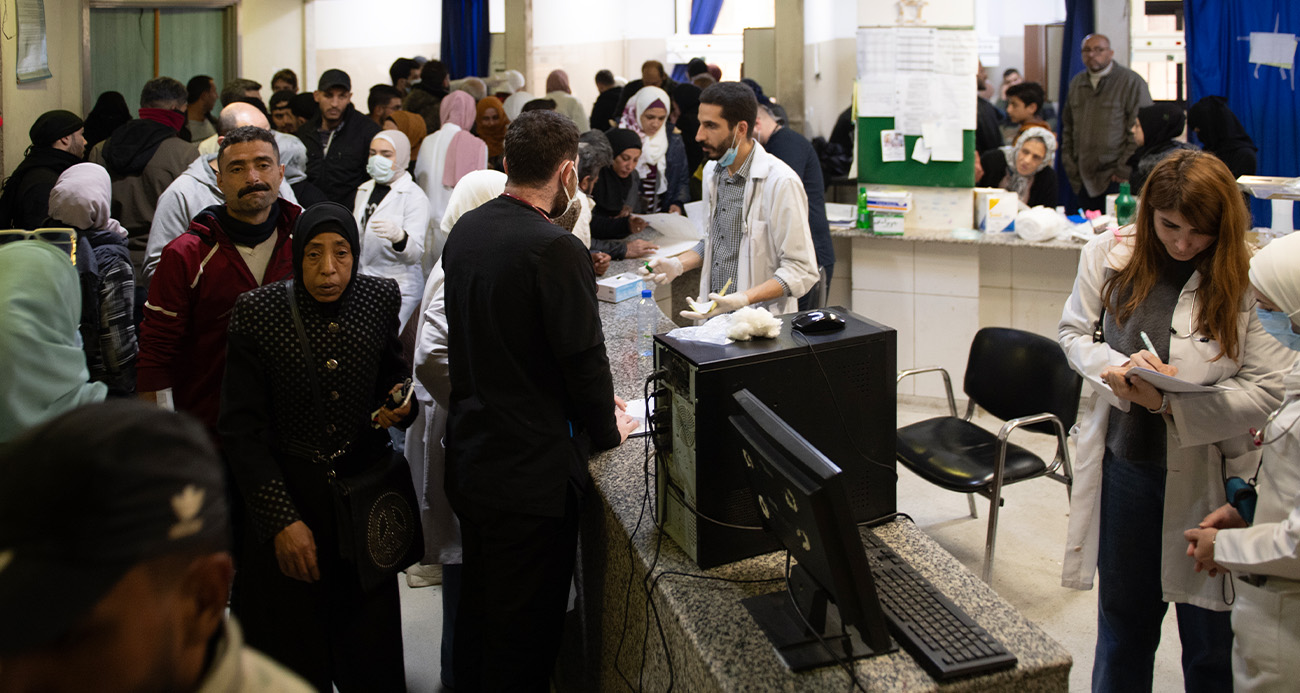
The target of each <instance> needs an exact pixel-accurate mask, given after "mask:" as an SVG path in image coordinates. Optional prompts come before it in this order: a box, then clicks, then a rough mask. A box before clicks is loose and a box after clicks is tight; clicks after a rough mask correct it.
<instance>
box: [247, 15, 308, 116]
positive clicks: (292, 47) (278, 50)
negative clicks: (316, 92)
mask: <svg viewBox="0 0 1300 693" xmlns="http://www.w3.org/2000/svg"><path fill="white" fill-rule="evenodd" d="M303 21H304V20H303V2H302V0H274V1H272V0H245V2H242V3H240V4H239V29H240V32H239V47H238V50H239V57H240V69H239V76H240V77H245V78H247V79H252V80H257V81H258V82H261V83H262V87H263V88H262V96H264V97H266V98H267V99H270V98H271V76H272V75H274V74H275V73H276V72H279V71H280V70H281V69H283V68H286V67H287V68H289V69H290V70H293V71H294V72H295V73H297V75H298V87H299V89H310V88H311V86H310V84H309V80H307V79H305V78H304V72H305V68H306V66H305V64H304V62H303Z"/></svg>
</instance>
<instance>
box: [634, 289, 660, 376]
mask: <svg viewBox="0 0 1300 693" xmlns="http://www.w3.org/2000/svg"><path fill="white" fill-rule="evenodd" d="M658 326H659V306H658V305H657V304H656V303H655V298H654V292H653V291H651V290H650V289H648V288H642V289H641V300H640V302H638V303H637V306H636V353H637V356H639V357H641V359H642V360H643V361H644V360H646V359H648V358H651V357H653V356H654V344H655V328H657V327H658Z"/></svg>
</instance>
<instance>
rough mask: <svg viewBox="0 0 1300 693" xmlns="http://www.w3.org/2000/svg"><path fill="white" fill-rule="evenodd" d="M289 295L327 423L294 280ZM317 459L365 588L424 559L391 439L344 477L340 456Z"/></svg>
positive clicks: (345, 550)
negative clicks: (338, 461) (324, 471)
mask: <svg viewBox="0 0 1300 693" xmlns="http://www.w3.org/2000/svg"><path fill="white" fill-rule="evenodd" d="M288 293H289V308H290V311H291V312H292V314H293V325H294V328H295V329H296V330H297V331H298V340H299V341H300V342H301V343H302V350H303V355H304V356H305V357H306V359H307V379H308V382H309V383H310V384H311V389H312V397H313V399H314V401H315V403H316V412H317V416H318V418H319V419H320V420H321V421H322V422H323V421H324V420H325V408H324V406H323V404H322V403H323V402H324V401H325V400H324V398H323V397H322V395H321V387H320V382H319V381H318V380H317V377H316V361H315V358H314V357H313V356H312V351H311V343H310V342H308V340H307V330H306V329H305V328H304V327H303V323H302V316H301V315H300V314H299V312H298V302H297V300H296V299H295V297H294V289H293V280H290V281H289V289H288ZM363 452H364V450H357V451H356V453H363ZM316 457H317V459H318V460H319V461H321V462H323V463H325V464H326V465H327V466H328V468H329V469H328V472H327V474H328V476H329V480H330V487H331V488H332V489H334V511H335V514H336V515H337V518H338V530H339V552H340V554H341V556H342V557H343V558H344V559H345V560H349V561H352V562H353V563H355V564H356V566H357V575H358V577H359V578H360V579H361V587H362V589H364V590H367V591H369V590H370V589H373V588H375V587H378V586H380V585H382V584H383V583H384V581H385V580H392V578H393V576H394V575H396V574H397V573H398V572H400V571H402V570H404V569H405V568H406V567H407V566H410V565H413V564H415V563H418V562H419V561H420V559H421V558H422V557H423V556H424V532H423V530H422V528H421V526H420V509H419V505H418V504H417V502H416V497H415V486H414V484H413V483H412V482H411V470H410V467H409V466H408V465H407V462H406V458H405V457H404V456H403V455H402V453H400V452H398V451H397V450H395V449H393V444H392V441H388V440H386V441H385V446H384V448H383V450H382V451H380V453H379V454H378V455H376V456H375V457H374V459H372V460H369V461H367V462H366V463H365V464H363V465H362V466H361V469H360V470H359V471H356V472H352V473H348V474H340V473H338V470H336V469H335V467H334V461H335V457H336V456H322V455H319V454H318V455H316Z"/></svg>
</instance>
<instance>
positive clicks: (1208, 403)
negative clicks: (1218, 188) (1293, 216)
mask: <svg viewBox="0 0 1300 693" xmlns="http://www.w3.org/2000/svg"><path fill="white" fill-rule="evenodd" d="M1132 231H1133V229H1132V227H1125V228H1123V229H1120V233H1121V234H1123V240H1122V241H1121V240H1117V238H1116V235H1115V232H1114V231H1108V232H1106V233H1104V234H1102V235H1100V236H1098V237H1097V238H1094V239H1093V240H1092V241H1090V242H1089V243H1088V245H1087V246H1085V247H1084V249H1083V251H1082V253H1081V257H1080V258H1079V273H1078V276H1077V277H1076V278H1075V282H1074V291H1073V292H1072V293H1071V294H1070V298H1069V300H1068V301H1066V304H1065V310H1064V311H1063V312H1062V314H1061V323H1060V342H1061V347H1062V348H1063V349H1065V355H1066V357H1067V358H1068V359H1069V361H1070V366H1071V367H1072V368H1074V370H1076V371H1078V372H1079V373H1080V374H1082V375H1084V376H1085V377H1087V376H1092V377H1097V376H1099V375H1100V374H1101V371H1102V370H1103V369H1104V368H1105V367H1107V366H1112V365H1121V364H1123V363H1124V362H1126V361H1127V360H1128V357H1129V355H1128V354H1121V353H1119V352H1117V351H1115V350H1114V349H1111V348H1110V347H1109V346H1108V345H1107V344H1105V343H1097V342H1094V341H1093V337H1092V335H1093V330H1094V328H1095V325H1096V323H1097V320H1098V319H1100V317H1101V287H1102V283H1103V282H1104V281H1105V279H1106V277H1107V269H1112V270H1118V269H1120V268H1122V267H1124V266H1125V264H1126V263H1127V262H1128V261H1129V259H1130V257H1131V255H1132V252H1131V246H1130V245H1129V244H1130V243H1131V239H1132V236H1131V233H1132ZM1200 281H1201V275H1200V273H1199V272H1195V273H1193V274H1192V276H1191V278H1190V279H1188V280H1187V284H1186V285H1184V286H1183V289H1182V291H1181V292H1180V293H1179V295H1178V302H1177V304H1175V306H1174V313H1173V319H1172V321H1171V324H1170V326H1171V328H1173V329H1174V330H1176V336H1172V337H1171V339H1170V344H1169V362H1170V364H1172V365H1174V366H1176V367H1177V368H1178V377H1179V378H1180V379H1183V380H1187V381H1191V382H1195V383H1200V384H1213V383H1219V384H1222V385H1224V386H1227V387H1230V388H1235V389H1233V390H1231V391H1225V392H1215V393H1204V394H1183V395H1178V394H1170V395H1169V406H1170V410H1171V414H1170V415H1167V416H1166V417H1165V422H1166V424H1167V428H1168V438H1167V450H1168V452H1167V457H1166V467H1167V469H1168V474H1167V475H1166V477H1165V506H1164V522H1163V529H1162V539H1161V587H1162V591H1163V598H1164V600H1165V601H1168V602H1184V603H1190V604H1195V605H1196V606H1200V607H1203V608H1206V609H1212V610H1216V611H1226V610H1228V609H1229V608H1230V607H1229V605H1228V604H1226V603H1225V602H1224V599H1223V593H1224V592H1223V590H1224V585H1223V581H1224V577H1223V576H1219V577H1216V578H1211V577H1209V576H1208V575H1207V574H1206V573H1205V572H1201V573H1197V572H1195V571H1194V570H1193V566H1194V564H1193V562H1192V561H1191V560H1190V559H1188V558H1187V555H1186V550H1187V541H1186V540H1184V539H1183V531H1184V530H1185V529H1188V528H1190V527H1195V526H1196V524H1197V523H1198V522H1200V521H1201V519H1202V518H1204V517H1205V516H1206V515H1207V514H1209V513H1210V511H1212V510H1214V509H1215V508H1217V507H1219V506H1220V505H1223V503H1224V490H1223V478H1222V475H1221V466H1222V462H1221V459H1222V458H1221V457H1220V453H1222V456H1223V457H1226V458H1227V465H1228V472H1229V474H1230V475H1231V474H1235V473H1241V472H1244V471H1247V470H1249V471H1253V470H1254V462H1255V461H1257V460H1258V457H1257V455H1258V452H1257V451H1256V450H1255V447H1254V445H1253V444H1252V442H1251V437H1250V434H1249V430H1250V428H1251V427H1252V426H1254V427H1258V426H1260V425H1262V424H1263V422H1264V419H1265V418H1266V417H1267V416H1268V413H1269V412H1270V411H1272V409H1273V408H1274V407H1276V406H1277V405H1278V403H1279V402H1280V401H1281V395H1282V376H1283V374H1284V373H1285V372H1286V369H1288V368H1290V366H1291V363H1292V360H1293V359H1294V356H1293V355H1290V354H1291V352H1290V350H1288V349H1286V348H1285V347H1283V346H1282V345H1281V344H1280V343H1279V342H1278V341H1277V340H1276V339H1274V338H1273V337H1271V336H1269V334H1268V333H1267V332H1265V331H1264V328H1263V326H1261V325H1260V322H1259V318H1258V317H1257V316H1256V315H1255V311H1254V310H1253V307H1252V306H1251V303H1250V302H1249V301H1247V300H1243V301H1242V303H1241V312H1240V313H1239V317H1238V321H1237V324H1238V334H1239V335H1240V341H1239V344H1240V354H1239V358H1238V360H1235V361H1234V360H1232V359H1229V358H1228V357H1227V356H1223V357H1221V358H1219V359H1218V360H1217V361H1215V360H1212V359H1214V357H1215V356H1217V355H1218V354H1219V343H1218V342H1217V341H1213V340H1207V341H1204V342H1202V341H1200V340H1201V339H1202V337H1201V336H1200V335H1201V332H1200V331H1199V330H1197V331H1195V332H1194V333H1193V332H1192V330H1191V329H1190V328H1191V327H1192V323H1193V319H1192V316H1193V313H1194V310H1195V307H1194V303H1195V293H1196V289H1197V287H1199V286H1200ZM1189 333H1191V334H1190V335H1189ZM1133 406H1140V405H1133ZM1109 411H1110V406H1109V405H1108V404H1107V403H1106V402H1105V401H1104V400H1102V399H1101V398H1100V397H1098V396H1097V395H1096V394H1095V392H1094V391H1093V390H1091V388H1090V387H1089V388H1085V393H1084V413H1083V416H1082V418H1081V419H1080V421H1079V423H1078V425H1077V426H1076V427H1075V435H1076V437H1077V438H1076V439H1077V446H1078V452H1077V454H1076V458H1075V463H1074V487H1073V494H1072V499H1071V502H1070V523H1069V529H1068V536H1067V540H1066V551H1065V561H1064V566H1063V570H1062V576H1061V583H1062V584H1063V585H1064V586H1066V587H1073V588H1075V589H1091V588H1092V584H1093V577H1094V575H1095V574H1096V570H1097V552H1098V535H1099V533H1100V519H1101V518H1100V508H1101V474H1102V456H1103V454H1104V453H1105V448H1106V425H1107V421H1108V417H1109Z"/></svg>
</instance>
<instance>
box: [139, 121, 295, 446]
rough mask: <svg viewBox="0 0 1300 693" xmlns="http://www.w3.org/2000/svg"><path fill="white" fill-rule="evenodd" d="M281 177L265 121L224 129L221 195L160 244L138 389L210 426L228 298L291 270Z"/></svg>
mask: <svg viewBox="0 0 1300 693" xmlns="http://www.w3.org/2000/svg"><path fill="white" fill-rule="evenodd" d="M283 177H284V167H283V166H282V165H281V164H280V150H279V148H278V147H277V146H276V142H275V136H274V135H273V134H272V133H271V132H270V131H269V130H266V129H264V128H260V127H253V126H246V127H239V128H235V129H234V130H231V131H230V132H228V133H226V135H225V138H224V139H223V140H222V142H221V150H220V152H218V154H217V186H218V187H220V188H221V193H222V196H223V197H224V198H225V201H226V202H225V204H219V205H213V206H211V207H208V208H207V209H205V210H203V211H202V212H199V213H198V215H197V216H195V217H194V219H193V220H192V221H191V222H190V226H189V230H188V231H186V232H185V233H184V234H183V235H181V236H180V237H179V238H177V239H176V240H174V241H172V242H171V243H168V244H167V245H166V247H164V248H163V251H162V259H161V260H159V262H158V267H157V269H156V270H155V272H154V275H153V280H152V281H151V282H150V284H149V300H148V301H147V302H146V303H145V305H144V307H145V311H144V322H143V323H142V324H141V325H140V357H139V361H138V365H137V374H136V376H137V389H138V391H139V396H140V397H141V398H142V399H146V400H150V401H156V400H157V399H158V397H157V395H158V393H159V391H162V390H166V389H168V388H170V389H171V392H172V402H173V403H174V405H175V409H176V410H178V411H185V412H187V413H189V414H192V415H194V416H195V417H197V418H198V419H199V420H200V421H202V422H203V423H205V424H207V426H208V429H209V430H210V431H212V432H214V434H215V431H216V425H217V410H218V408H219V406H220V402H221V378H222V374H223V373H224V372H225V369H226V328H227V326H228V325H229V322H230V312H231V309H233V308H234V306H235V299H236V298H237V297H238V296H239V295H240V294H242V293H244V292H245V291H251V290H253V289H256V288H257V287H259V286H262V285H263V284H269V283H271V282H276V281H279V280H281V279H285V278H288V277H289V276H291V275H292V273H293V257H292V256H293V252H292V247H291V244H290V240H289V234H290V232H291V231H292V230H293V225H294V222H296V221H297V220H298V215H299V214H300V213H301V212H302V210H301V209H299V207H298V206H297V205H295V204H294V203H292V202H289V201H288V200H285V199H283V198H281V197H280V194H279V192H278V191H279V190H280V181H281V179H282V178H283Z"/></svg>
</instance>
